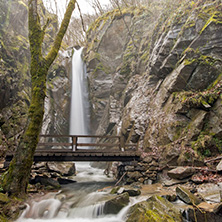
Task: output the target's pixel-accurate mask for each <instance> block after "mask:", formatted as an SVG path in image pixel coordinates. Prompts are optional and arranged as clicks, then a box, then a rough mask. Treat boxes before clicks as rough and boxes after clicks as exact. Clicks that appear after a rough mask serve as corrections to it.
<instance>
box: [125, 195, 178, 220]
mask: <svg viewBox="0 0 222 222" xmlns="http://www.w3.org/2000/svg"><path fill="white" fill-rule="evenodd" d="M150 221H153V222H170V221H176V222H180V221H182V216H181V214H180V211H179V210H178V209H177V208H175V207H174V206H173V204H172V203H170V202H169V201H168V200H166V199H165V198H162V197H160V196H156V195H154V196H152V197H150V198H149V199H148V200H147V201H142V202H140V203H137V204H135V205H133V206H132V207H131V208H130V210H129V212H128V219H127V220H126V222H150Z"/></svg>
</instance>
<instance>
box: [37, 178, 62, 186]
mask: <svg viewBox="0 0 222 222" xmlns="http://www.w3.org/2000/svg"><path fill="white" fill-rule="evenodd" d="M34 180H35V184H36V183H40V184H41V185H44V186H51V187H53V188H54V189H58V188H60V187H61V186H60V184H59V182H58V181H56V180H53V179H52V178H49V177H45V176H43V177H41V176H36V177H35V179H34Z"/></svg>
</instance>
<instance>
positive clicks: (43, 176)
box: [0, 158, 222, 222]
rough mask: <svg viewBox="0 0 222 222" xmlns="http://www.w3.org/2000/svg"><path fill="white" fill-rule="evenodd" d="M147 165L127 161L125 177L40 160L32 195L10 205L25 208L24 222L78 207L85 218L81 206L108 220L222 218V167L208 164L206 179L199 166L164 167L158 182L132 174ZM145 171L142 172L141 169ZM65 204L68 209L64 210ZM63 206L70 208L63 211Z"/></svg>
mask: <svg viewBox="0 0 222 222" xmlns="http://www.w3.org/2000/svg"><path fill="white" fill-rule="evenodd" d="M146 159H148V158H146ZM142 165H143V167H145V163H144V162H143V163H139V164H138V163H137V166H136V165H135V163H132V165H131V168H130V167H129V166H130V165H127V166H126V165H125V167H124V169H125V170H130V171H126V173H125V175H124V177H125V179H124V177H122V178H120V179H118V180H117V179H116V180H115V179H113V178H112V177H111V175H110V177H106V176H105V175H104V172H103V171H104V170H102V169H97V168H92V167H90V166H89V167H87V168H85V166H84V167H83V168H81V169H80V170H78V169H77V170H76V169H75V165H74V164H73V163H66V164H64V163H63V164H56V163H41V164H40V163H39V164H35V165H33V169H32V178H31V179H30V182H31V183H32V184H30V186H29V189H28V191H29V194H28V195H29V197H28V199H27V200H26V203H27V204H28V205H27V204H25V203H21V202H17V203H15V204H14V205H12V206H11V208H12V209H10V208H8V211H10V212H14V214H16V212H18V211H20V215H21V212H23V216H22V218H23V219H24V221H26V220H28V221H29V219H28V218H33V219H37V218H39V220H40V219H41V220H43V221H44V219H46V218H55V219H56V218H57V217H58V215H60V217H62V218H63V219H64V220H68V219H71V218H76V217H77V216H76V213H74V212H73V211H75V212H76V211H77V212H78V214H77V215H78V217H80V218H81V217H82V214H81V213H80V214H79V208H81V207H87V210H89V209H90V212H91V211H92V215H91V217H92V218H91V219H92V220H95V221H97V220H98V218H100V219H101V218H103V219H104V220H106V219H107V218H109V220H108V219H107V221H112V222H113V221H118V222H120V221H122V222H123V221H126V222H133V221H137V222H140V221H143V222H144V221H176V222H178V221H191V222H192V221H200V222H202V221H208V222H211V221H212V222H219V221H221V214H222V203H221V191H222V182H220V181H222V180H221V178H222V176H221V175H220V173H219V171H217V172H214V174H213V175H212V172H210V171H209V168H206V167H205V168H204V169H205V171H206V172H205V175H204V174H202V176H205V180H203V178H202V180H194V178H195V177H194V175H196V179H197V177H198V173H200V171H199V172H198V171H197V169H195V167H190V166H187V167H176V168H174V169H164V170H162V171H161V172H160V171H159V172H158V173H157V174H156V181H154V180H151V179H148V180H147V181H146V180H141V179H140V178H141V177H140V178H139V177H138V178H137V181H133V178H134V180H136V178H135V177H129V176H128V175H130V174H133V173H134V174H137V172H138V170H139V168H140V169H141V166H142ZM148 165H149V164H148ZM219 165H220V164H218V165H217V167H216V168H218V166H219ZM120 166H122V165H119V166H117V169H122V167H120ZM146 166H147V165H146ZM133 167H134V172H133V171H132V168H133ZM135 167H137V171H136V169H135ZM207 169H208V171H207ZM120 172H122V171H120ZM129 172H130V174H128V173H129ZM76 173H77V174H76ZM110 174H111V173H110ZM140 174H141V175H142V173H141V171H140ZM90 178H91V179H90ZM129 178H130V180H129ZM207 178H208V180H207ZM148 183H150V184H148ZM127 184H128V185H127ZM46 200H47V201H46ZM49 200H50V201H49ZM46 202H47V204H46V205H44V207H42V208H41V210H38V212H40V213H39V214H38V215H37V213H35V214H34V212H36V209H35V210H34V209H33V208H36V207H37V206H38V207H39V206H40V205H41V206H42V204H41V203H46ZM55 202H56V204H55ZM0 203H1V205H4V204H6V205H7V203H9V198H8V197H7V196H6V195H5V194H3V193H1V195H0ZM54 204H55V205H54ZM51 205H52V206H55V208H56V210H54V211H53V212H51V211H50V212H51V213H47V212H48V211H47V212H46V210H47V209H49V207H50V206H51ZM9 209H10V210H9ZM18 209H19V210H18ZM50 209H51V208H50ZM61 209H63V210H62V212H61ZM84 209H85V208H84ZM63 211H65V212H66V213H65V214H63V213H64V212H63ZM24 212H26V213H24ZM44 212H45V213H44ZM93 212H94V213H93ZM95 212H97V213H95ZM44 214H45V216H43V215H44ZM61 214H62V216H61ZM36 215H37V216H36ZM47 215H48V216H47ZM110 215H112V220H111V219H110ZM25 218H26V219H25ZM23 219H21V220H20V221H23ZM57 219H58V218H57ZM87 220H88V219H87ZM87 220H86V221H87Z"/></svg>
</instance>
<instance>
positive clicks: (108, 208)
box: [103, 193, 129, 214]
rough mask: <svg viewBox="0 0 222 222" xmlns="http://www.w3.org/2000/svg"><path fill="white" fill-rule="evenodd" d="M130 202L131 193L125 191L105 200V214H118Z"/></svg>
mask: <svg viewBox="0 0 222 222" xmlns="http://www.w3.org/2000/svg"><path fill="white" fill-rule="evenodd" d="M128 203H129V194H128V193H123V194H120V195H117V196H115V197H113V198H111V199H110V200H108V201H106V202H105V205H104V208H103V213H104V214H117V213H118V212H119V211H120V210H121V209H122V208H123V207H125V206H127V205H128Z"/></svg>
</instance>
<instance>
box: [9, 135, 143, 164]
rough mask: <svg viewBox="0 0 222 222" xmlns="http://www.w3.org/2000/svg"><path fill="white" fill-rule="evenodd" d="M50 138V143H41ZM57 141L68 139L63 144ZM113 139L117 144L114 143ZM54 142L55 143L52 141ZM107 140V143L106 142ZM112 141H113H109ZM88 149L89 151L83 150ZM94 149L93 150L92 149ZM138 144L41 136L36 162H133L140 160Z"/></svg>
mask: <svg viewBox="0 0 222 222" xmlns="http://www.w3.org/2000/svg"><path fill="white" fill-rule="evenodd" d="M45 138H48V140H50V141H43V142H42V141H41V140H44V139H45ZM80 138H91V139H92V138H94V139H95V138H99V139H101V140H102V142H100V143H99V142H94V143H93V142H86V143H82V142H81V143H79V142H78V140H79V139H80ZM57 139H66V140H67V139H68V140H69V141H70V142H61V141H57ZM113 139H114V140H115V141H116V142H113ZM51 140H53V141H51ZM104 140H105V141H104ZM109 140H112V141H109ZM83 147H87V149H83ZM92 147H93V148H92ZM130 148H131V149H130ZM12 158H13V154H12V153H8V154H7V155H6V158H5V160H6V162H10V161H11V160H12ZM139 159H140V153H139V152H138V150H137V144H135V143H131V144H126V143H125V142H124V138H123V137H120V136H104V135H102V136H101V135H40V142H39V144H38V147H37V149H36V151H35V155H34V161H35V162H44V161H107V162H108V161H121V162H126V161H133V160H139Z"/></svg>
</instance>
